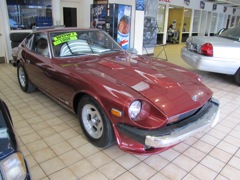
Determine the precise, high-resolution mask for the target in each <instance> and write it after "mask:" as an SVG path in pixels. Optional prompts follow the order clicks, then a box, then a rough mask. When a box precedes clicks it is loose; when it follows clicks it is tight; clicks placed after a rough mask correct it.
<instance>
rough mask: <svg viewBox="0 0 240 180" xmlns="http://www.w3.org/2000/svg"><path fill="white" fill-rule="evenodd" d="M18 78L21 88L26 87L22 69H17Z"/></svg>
mask: <svg viewBox="0 0 240 180" xmlns="http://www.w3.org/2000/svg"><path fill="white" fill-rule="evenodd" d="M18 78H19V81H20V84H21V86H22V87H25V86H26V76H25V73H24V70H23V68H22V67H20V68H19V71H18Z"/></svg>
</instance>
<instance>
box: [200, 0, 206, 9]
mask: <svg viewBox="0 0 240 180" xmlns="http://www.w3.org/2000/svg"><path fill="white" fill-rule="evenodd" d="M200 8H201V9H205V2H203V1H200Z"/></svg>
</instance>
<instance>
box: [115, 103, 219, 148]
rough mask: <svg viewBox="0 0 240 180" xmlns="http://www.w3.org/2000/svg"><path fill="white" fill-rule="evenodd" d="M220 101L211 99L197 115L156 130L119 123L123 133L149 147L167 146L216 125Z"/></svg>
mask: <svg viewBox="0 0 240 180" xmlns="http://www.w3.org/2000/svg"><path fill="white" fill-rule="evenodd" d="M219 111H220V109H219V102H218V100H216V99H211V100H210V101H209V102H208V103H207V104H206V105H204V106H203V107H202V108H201V109H200V110H199V111H198V112H197V113H196V114H195V115H193V116H191V117H189V118H187V119H185V120H183V121H181V122H179V123H176V124H173V125H169V126H166V127H164V128H159V129H156V130H144V129H137V128H135V127H131V126H128V125H124V124H117V128H118V130H119V131H120V132H121V133H124V134H125V135H127V136H128V137H130V138H132V139H134V140H136V141H138V142H140V143H141V144H144V145H145V146H147V147H153V148H166V147H170V146H173V145H176V144H178V143H180V142H182V141H184V140H186V139H188V138H190V137H191V136H194V135H195V134H196V133H198V132H202V131H203V130H206V129H207V128H212V127H214V126H215V125H216V124H217V123H218V121H219Z"/></svg>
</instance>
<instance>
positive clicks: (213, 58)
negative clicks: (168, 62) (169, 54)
mask: <svg viewBox="0 0 240 180" xmlns="http://www.w3.org/2000/svg"><path fill="white" fill-rule="evenodd" d="M239 54H240V26H236V27H233V28H229V29H227V30H225V31H224V32H222V33H221V34H220V35H218V36H212V37H208V36H195V37H189V38H188V39H187V42H186V47H183V48H182V53H181V56H182V58H183V60H184V61H185V62H186V63H187V64H189V65H190V66H192V67H194V68H196V69H199V70H202V71H208V72H216V73H222V74H229V75H234V76H235V80H236V82H237V84H238V85H240V55H239Z"/></svg>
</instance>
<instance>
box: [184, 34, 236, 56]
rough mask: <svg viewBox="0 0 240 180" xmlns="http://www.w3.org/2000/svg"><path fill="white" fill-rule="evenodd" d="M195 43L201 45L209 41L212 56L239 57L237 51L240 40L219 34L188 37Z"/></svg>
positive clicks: (189, 40)
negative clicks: (211, 46)
mask: <svg viewBox="0 0 240 180" xmlns="http://www.w3.org/2000/svg"><path fill="white" fill-rule="evenodd" d="M188 42H191V43H192V44H195V45H203V44H205V43H211V44H212V45H213V56H214V57H221V58H228V59H239V56H238V52H239V51H240V42H239V41H234V40H231V39H227V38H224V37H219V36H193V37H190V38H189V39H188Z"/></svg>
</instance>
